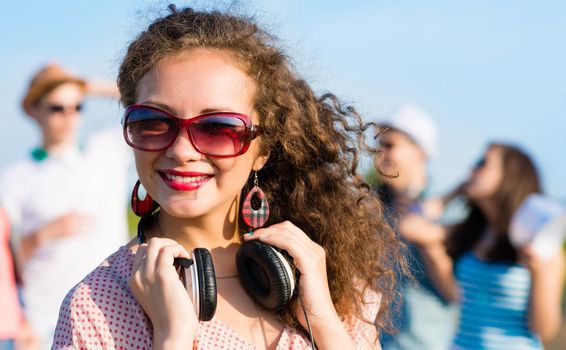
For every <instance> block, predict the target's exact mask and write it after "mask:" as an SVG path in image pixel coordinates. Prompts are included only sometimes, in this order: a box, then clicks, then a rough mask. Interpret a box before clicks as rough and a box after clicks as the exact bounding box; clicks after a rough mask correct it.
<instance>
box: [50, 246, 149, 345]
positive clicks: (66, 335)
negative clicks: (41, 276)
mask: <svg viewBox="0 0 566 350" xmlns="http://www.w3.org/2000/svg"><path fill="white" fill-rule="evenodd" d="M133 256H134V253H133V252H132V251H131V250H130V248H129V247H127V246H124V247H121V248H120V249H119V250H118V251H117V252H115V253H114V254H112V255H111V256H109V257H108V258H107V259H106V260H104V262H102V264H100V265H99V266H98V267H97V268H96V269H94V270H93V271H92V272H91V273H90V274H88V275H87V276H86V277H85V278H84V279H83V280H82V281H81V282H80V283H79V284H77V285H76V286H75V287H74V288H73V289H71V291H70V292H69V293H68V294H67V296H66V297H65V299H64V300H63V303H62V305H61V308H60V311H59V319H58V322H57V329H56V331H55V336H54V339H53V348H54V349H60V348H68V347H70V348H81V347H87V348H89V347H95V348H96V347H102V348H113V347H118V346H123V347H125V348H136V347H137V346H140V347H141V348H149V347H150V346H149V344H150V334H151V333H150V330H149V324H148V322H147V319H146V316H145V314H144V312H143V309H142V308H141V306H140V305H139V304H138V303H137V301H136V300H135V298H134V296H133V295H132V294H131V293H130V291H129V288H128V284H127V283H128V278H129V277H130V273H131V269H132V263H133Z"/></svg>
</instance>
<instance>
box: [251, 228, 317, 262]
mask: <svg viewBox="0 0 566 350" xmlns="http://www.w3.org/2000/svg"><path fill="white" fill-rule="evenodd" d="M244 239H245V240H258V241H260V242H263V243H266V244H269V245H271V246H274V247H276V248H279V249H283V250H285V251H287V253H289V255H291V257H292V258H293V260H294V262H295V266H296V267H297V268H298V269H299V271H301V273H305V272H306V269H307V267H315V266H313V265H312V264H311V263H312V262H315V261H316V262H318V263H324V264H325V263H326V261H325V253H324V249H323V248H322V247H321V246H319V245H318V244H316V243H314V242H313V241H312V240H311V239H310V238H309V237H308V236H307V235H306V234H305V233H304V232H303V231H302V230H301V229H299V228H298V227H296V226H295V225H293V224H291V223H290V222H288V221H287V222H283V223H280V224H276V225H273V226H270V227H268V228H264V229H259V230H257V231H255V232H254V233H253V234H252V235H245V236H244Z"/></svg>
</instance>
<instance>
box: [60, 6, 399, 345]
mask: <svg viewBox="0 0 566 350" xmlns="http://www.w3.org/2000/svg"><path fill="white" fill-rule="evenodd" d="M171 12H172V13H171V14H169V15H167V16H166V17H163V18H160V19H158V20H156V21H155V22H154V23H153V24H151V25H150V26H149V27H148V29H147V30H146V31H144V32H142V33H141V34H140V36H139V37H138V38H137V39H136V40H135V41H134V42H133V43H132V44H131V45H130V46H129V49H128V52H127V53H126V57H125V58H124V61H123V63H122V65H121V68H120V74H119V78H118V83H119V87H120V91H121V94H122V102H123V104H124V106H129V107H128V108H127V109H126V113H125V118H124V128H125V133H124V135H125V137H126V141H127V142H128V143H129V144H130V145H131V146H133V148H134V155H135V161H136V169H137V172H138V175H139V179H140V181H141V184H142V185H143V187H144V188H145V189H146V190H147V193H148V194H149V196H150V197H151V198H152V199H153V200H154V201H155V203H158V205H159V210H157V212H155V213H153V214H149V216H147V215H146V216H144V218H143V219H142V220H146V218H149V220H148V221H147V222H148V224H147V225H142V226H141V227H142V231H143V232H141V236H145V238H146V239H147V243H142V244H139V243H138V242H137V240H135V241H132V242H131V243H130V244H129V245H128V246H125V247H122V248H120V250H119V251H118V252H117V253H115V254H114V255H112V256H111V257H109V258H108V259H107V261H106V262H105V263H103V264H102V265H101V266H100V267H99V268H98V269H96V270H95V271H94V272H93V273H91V274H90V275H89V276H87V277H86V278H85V279H84V280H83V281H82V282H81V283H80V284H79V285H77V286H76V287H75V288H74V289H73V290H72V291H71V292H70V293H69V294H68V296H67V298H66V299H65V301H64V303H63V305H62V308H61V312H60V316H59V325H58V329H57V332H56V335H55V338H54V348H55V349H58V348H75V347H77V348H78V347H86V348H89V347H93V348H99V347H104V348H114V347H116V348H118V347H124V348H138V347H139V348H155V349H163V348H166V349H175V348H182V349H187V348H191V347H192V348H197V349H212V348H221V347H224V348H228V349H236V348H237V349H239V348H243V349H248V348H259V349H275V348H277V349H309V348H311V347H312V346H313V344H311V342H310V341H309V337H308V335H307V332H306V331H305V330H306V329H309V328H310V330H311V333H312V336H313V338H314V340H315V342H316V347H317V348H319V349H351V348H354V347H358V348H378V347H379V344H378V342H377V337H378V329H379V328H378V327H384V326H386V325H387V324H388V321H387V315H388V313H387V310H388V309H387V308H388V305H389V302H390V300H391V298H393V296H394V282H395V277H394V274H393V272H392V271H393V270H392V268H391V265H392V264H397V263H402V255H401V254H400V251H399V245H398V242H397V241H396V239H395V237H394V235H393V233H392V232H391V230H389V229H388V228H387V226H386V225H385V224H384V223H383V222H382V220H381V219H380V215H379V213H380V205H379V203H378V202H377V200H376V199H375V198H374V197H372V196H371V195H369V190H368V186H367V185H366V184H365V183H364V182H363V180H361V178H360V177H359V176H358V175H357V173H356V167H357V161H358V157H359V148H360V147H361V146H362V144H363V137H364V135H363V132H362V130H363V128H364V126H363V124H362V122H361V119H360V117H359V116H358V115H357V114H356V113H355V111H354V110H352V109H343V108H342V106H341V105H340V103H339V101H338V100H337V99H336V98H335V97H333V96H332V95H326V96H323V97H322V98H317V97H316V96H315V94H314V93H313V91H312V90H311V89H310V87H309V86H308V85H307V83H306V82H304V81H303V80H301V79H300V78H299V77H298V76H297V75H296V74H295V73H294V72H293V71H292V70H291V68H290V65H289V63H288V60H287V58H286V57H285V55H284V54H283V53H282V52H281V51H280V50H278V49H277V48H276V47H275V46H274V41H273V38H272V37H271V36H269V35H268V34H267V33H265V32H264V31H262V30H260V29H259V28H258V27H257V26H256V25H255V24H254V23H253V22H252V21H251V20H248V19H245V18H242V17H237V16H232V15H227V14H222V13H219V12H210V13H208V12H197V11H194V10H192V9H185V10H176V9H175V8H174V7H171ZM220 124H221V125H220ZM257 188H261V189H262V191H263V193H265V197H266V199H267V201H268V203H269V207H270V209H269V211H270V215H269V219H268V221H267V223H266V224H265V225H264V226H263V228H258V229H256V230H255V231H253V234H245V233H247V232H249V229H248V226H252V225H246V224H244V222H243V220H242V214H240V213H241V212H242V209H244V210H243V211H244V216H245V212H246V208H242V202H243V201H244V198H245V197H247V196H248V193H249V192H250V190H251V191H255V190H257ZM136 192H137V191H134V194H136ZM146 199H147V198H146ZM138 200H140V201H141V202H144V201H145V200H144V201H142V200H141V198H137V197H136V198H134V202H138ZM376 213H377V214H378V215H376ZM249 241H257V242H263V243H266V244H268V245H270V246H273V247H275V248H277V249H279V250H280V251H282V252H284V254H288V256H289V257H290V258H291V260H292V261H293V262H294V266H295V267H296V270H297V273H296V281H297V294H298V296H295V297H294V298H293V299H292V300H291V302H290V303H288V304H285V305H284V306H283V307H282V308H280V309H278V311H270V310H268V309H266V308H264V307H262V306H260V304H259V303H258V302H257V301H256V300H255V299H253V298H252V297H251V296H250V294H249V293H248V292H247V291H246V289H244V288H245V287H246V285H245V284H246V282H245V281H244V280H243V279H242V276H239V274H240V272H239V270H238V269H237V266H236V255H237V252H239V251H240V249H241V248H242V245H243V243H244V242H249ZM200 247H203V248H207V249H209V250H210V252H211V256H212V261H213V263H214V268H215V274H216V278H215V280H216V284H217V290H218V300H217V308H216V314H215V316H214V318H212V320H211V321H209V322H207V321H199V318H198V317H197V314H196V313H195V311H194V303H195V299H194V298H191V297H190V296H189V293H187V290H185V288H184V287H183V284H182V283H180V281H179V274H178V271H177V270H176V269H175V267H174V261H176V260H175V259H176V258H177V261H179V258H189V257H190V256H191V255H190V254H189V252H191V251H193V250H195V248H200ZM285 252H286V253H285ZM212 277H213V278H214V275H212ZM248 287H249V286H248ZM378 310H379V311H378ZM307 319H308V323H309V324H307ZM376 326H377V327H376Z"/></svg>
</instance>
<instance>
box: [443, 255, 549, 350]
mask: <svg viewBox="0 0 566 350" xmlns="http://www.w3.org/2000/svg"><path fill="white" fill-rule="evenodd" d="M456 278H457V279H458V284H459V286H460V292H461V313H460V325H459V329H458V331H457V333H456V336H455V338H454V344H453V348H454V349H477V350H481V349H498V350H505V349H513V350H522V349H525V350H531V349H543V347H542V344H541V342H540V340H539V339H538V337H537V336H536V335H535V334H534V333H533V332H531V331H530V330H529V326H528V312H529V296H530V292H531V275H530V272H529V270H527V269H526V268H525V267H523V266H521V265H518V264H505V263H491V262H484V261H481V260H480V259H478V258H477V257H476V256H475V255H474V254H473V253H472V252H468V253H466V254H465V255H463V256H462V257H461V258H460V259H459V261H458V262H457V264H456Z"/></svg>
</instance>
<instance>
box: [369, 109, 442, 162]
mask: <svg viewBox="0 0 566 350" xmlns="http://www.w3.org/2000/svg"><path fill="white" fill-rule="evenodd" d="M378 124H379V126H381V127H391V128H393V129H397V130H399V131H401V132H404V133H405V134H407V135H409V137H410V138H411V139H413V141H414V142H415V143H416V144H417V145H418V146H419V147H420V148H422V150H423V151H424V152H425V154H426V156H427V158H429V159H430V158H434V157H436V155H437V153H438V145H437V142H438V140H437V135H438V132H437V127H436V123H435V122H434V120H433V119H432V117H431V116H430V115H429V114H428V113H426V112H425V111H423V110H422V109H420V108H419V107H417V106H415V105H412V104H409V103H406V104H403V105H401V106H400V107H399V108H398V109H397V111H396V112H395V113H393V114H392V115H391V116H390V117H388V118H386V119H384V120H380V121H378Z"/></svg>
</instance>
